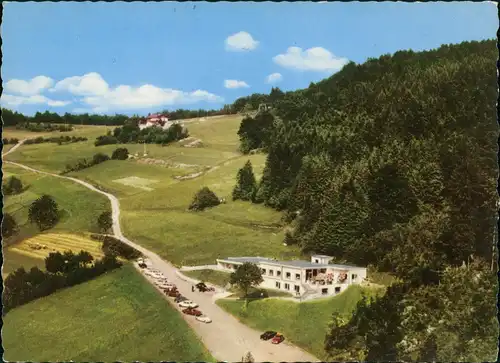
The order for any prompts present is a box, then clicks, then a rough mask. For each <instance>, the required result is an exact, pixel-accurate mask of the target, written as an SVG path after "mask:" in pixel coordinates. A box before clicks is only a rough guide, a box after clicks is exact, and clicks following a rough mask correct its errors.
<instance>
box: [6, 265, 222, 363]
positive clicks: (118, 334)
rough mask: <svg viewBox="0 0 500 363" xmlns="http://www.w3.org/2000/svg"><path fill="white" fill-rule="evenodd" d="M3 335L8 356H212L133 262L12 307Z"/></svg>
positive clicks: (88, 359) (202, 358) (126, 358)
mask: <svg viewBox="0 0 500 363" xmlns="http://www.w3.org/2000/svg"><path fill="white" fill-rule="evenodd" d="M2 338H3V346H4V349H5V356H4V358H5V360H7V361H36V362H43V361H51V362H57V361H66V362H67V361H69V360H74V361H76V362H113V361H123V362H132V361H136V360H138V361H142V362H147V361H157V362H159V361H178V362H200V361H212V362H214V361H215V359H214V358H212V357H211V355H210V353H209V352H208V351H207V350H206V348H205V347H204V346H203V344H202V343H201V342H200V341H199V340H198V338H197V337H196V335H195V334H194V333H193V332H192V331H191V330H190V328H189V326H188V325H187V323H186V322H185V321H184V320H183V319H182V317H181V315H180V313H179V312H178V311H176V310H175V309H174V308H173V307H171V306H170V305H169V304H168V302H167V301H165V299H164V298H163V297H162V296H161V294H160V293H159V292H158V291H157V290H156V289H155V288H154V287H153V286H151V285H150V284H148V283H145V282H144V278H143V277H142V276H140V275H139V274H138V273H137V272H136V271H135V269H134V268H133V267H132V266H131V265H126V266H124V267H122V268H120V269H119V270H117V271H113V272H110V273H108V274H106V275H104V276H101V277H99V278H97V279H95V280H93V281H89V282H86V283H84V284H81V285H78V286H74V287H71V288H68V289H65V290H62V291H59V292H57V293H55V294H53V295H50V296H48V297H45V298H41V299H39V300H36V301H33V302H31V303H29V304H26V305H24V306H20V307H18V308H15V309H14V310H12V311H10V312H9V313H8V314H7V315H6V316H5V317H4V325H3V332H2Z"/></svg>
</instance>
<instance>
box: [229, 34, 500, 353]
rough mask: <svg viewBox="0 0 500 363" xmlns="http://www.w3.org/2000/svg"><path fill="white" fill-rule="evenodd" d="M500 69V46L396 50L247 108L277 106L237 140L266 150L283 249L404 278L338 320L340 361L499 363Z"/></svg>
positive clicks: (335, 348)
mask: <svg viewBox="0 0 500 363" xmlns="http://www.w3.org/2000/svg"><path fill="white" fill-rule="evenodd" d="M497 59H498V51H497V48H496V42H495V41H493V40H489V41H481V42H464V43H461V44H458V45H443V46H441V47H440V48H439V49H435V50H430V51H423V52H413V51H411V50H408V51H398V52H396V53H395V54H393V55H383V56H381V57H379V58H377V59H368V60H367V61H366V62H365V63H363V64H355V63H353V62H351V63H349V64H347V65H346V66H344V68H343V69H342V70H341V71H339V72H338V73H336V74H334V75H333V76H331V77H329V78H327V79H324V80H322V81H320V82H318V83H316V84H311V85H310V86H309V87H308V88H307V89H303V90H298V91H293V92H286V93H284V92H281V91H280V90H278V89H273V90H272V92H271V94H270V95H268V96H265V95H254V97H253V98H252V96H249V97H247V98H245V99H243V101H239V104H241V107H245V102H246V103H248V102H250V100H252V99H253V100H254V102H267V103H269V104H270V105H271V106H272V110H271V112H270V113H259V114H257V115H256V116H255V117H253V118H251V117H247V118H245V119H244V120H243V121H242V124H241V127H240V130H239V133H238V134H239V136H240V140H241V150H242V151H244V152H249V151H250V149H251V148H256V147H258V148H264V149H265V150H266V151H267V152H268V155H267V161H266V166H265V169H264V173H263V176H262V179H261V180H260V183H259V185H258V190H257V193H256V197H255V198H254V200H255V202H261V203H265V204H266V205H267V206H270V207H273V208H276V209H278V210H283V211H284V212H285V216H286V217H285V218H286V220H287V222H289V223H290V224H291V226H293V227H294V230H293V233H292V235H291V236H290V235H289V236H287V242H288V243H290V241H291V240H292V241H293V243H296V244H298V245H299V246H300V247H301V248H302V250H303V251H304V252H314V253H324V254H327V255H331V256H334V257H335V260H336V261H338V262H348V263H353V264H358V265H362V266H372V267H374V268H375V269H377V270H379V271H385V272H389V273H391V274H393V275H394V276H396V278H397V279H398V283H396V284H394V285H393V286H391V287H390V288H389V289H388V291H387V293H386V295H385V296H384V297H383V298H382V299H379V300H376V301H362V302H361V303H360V305H359V306H358V308H357V309H356V311H355V313H354V315H353V317H352V319H351V320H350V321H347V322H346V321H341V319H340V320H339V317H336V316H334V317H333V322H332V331H331V334H329V335H328V336H327V337H326V340H325V349H326V350H327V351H328V352H329V353H330V354H331V356H332V359H334V360H346V359H355V360H359V359H361V360H375V359H376V360H387V361H394V360H418V359H424V360H426V361H430V360H438V361H440V360H441V361H442V360H450V359H454V360H465V361H478V360H482V361H486V360H494V359H496V356H497V353H496V352H497V337H498V321H497V318H496V294H497V284H498V283H497V277H496V271H497V259H498V256H497V254H496V243H497V238H496V236H497V235H498V231H497V229H496V224H497V216H498V205H497V202H498V193H497V190H496V186H497V178H498V159H497V157H498V124H497V110H496V108H495V105H496V102H497V98H498V95H497V77H496V76H497V75H496V71H495V68H496V67H495V65H496V62H497ZM255 100H257V101H255ZM441 317H444V318H441Z"/></svg>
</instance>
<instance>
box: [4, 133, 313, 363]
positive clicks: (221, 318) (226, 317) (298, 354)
mask: <svg viewBox="0 0 500 363" xmlns="http://www.w3.org/2000/svg"><path fill="white" fill-rule="evenodd" d="M24 141H25V140H22V141H21V142H19V144H17V145H16V146H14V147H13V148H12V149H10V150H9V151H8V152H6V153H5V154H2V157H4V156H6V155H8V154H10V153H12V152H13V151H14V150H16V149H17V148H18V147H19V146H21V145H22V143H23V142H24ZM4 163H6V164H12V165H15V166H18V167H20V168H23V169H26V170H29V171H32V172H34V173H39V174H45V175H51V176H53V177H56V178H61V179H67V180H71V181H73V182H75V183H78V184H81V185H83V186H84V187H86V188H88V189H90V190H93V191H95V192H97V193H100V194H102V195H105V196H106V197H107V198H108V199H109V200H110V202H111V208H112V218H113V235H114V236H115V237H116V238H119V239H121V240H122V241H123V242H125V243H127V244H128V245H130V246H132V247H134V248H135V249H137V250H139V251H140V252H142V253H143V254H144V256H145V257H146V258H148V259H149V260H150V261H151V262H152V265H153V266H154V267H155V268H157V269H158V270H160V271H161V272H162V273H163V274H164V275H165V276H166V277H167V278H168V279H169V280H170V281H171V282H173V283H174V284H175V285H177V287H178V288H179V291H180V292H181V293H182V294H183V295H184V296H186V297H187V298H188V299H191V300H193V301H195V302H196V303H198V304H199V306H200V310H201V311H203V313H205V314H206V315H208V316H209V317H210V318H212V323H210V324H204V323H201V322H198V321H197V320H195V319H194V318H193V317H191V316H184V315H183V316H184V318H185V320H186V321H187V322H188V324H189V325H190V326H191V327H192V328H193V330H194V331H195V333H196V334H197V335H198V336H199V337H200V339H201V340H202V341H203V343H204V344H205V346H206V347H207V349H208V350H209V351H210V352H211V353H212V355H213V356H214V357H215V358H217V359H218V360H219V361H228V362H238V361H241V358H242V356H244V355H245V354H246V353H247V352H251V353H252V355H253V357H254V359H255V361H256V362H318V361H319V360H318V359H317V358H316V357H314V356H312V355H311V354H309V353H307V352H305V351H303V350H302V349H300V348H298V347H296V346H293V345H291V344H288V343H287V341H286V340H285V342H283V343H281V344H279V345H274V344H271V342H269V341H267V342H266V341H262V340H260V334H261V333H262V332H259V331H256V330H253V329H251V328H249V327H248V326H246V325H244V324H243V323H241V322H239V321H238V320H237V319H236V318H235V317H234V316H232V315H231V314H229V313H227V312H226V311H224V310H223V309H222V308H220V307H219V306H218V305H216V304H215V302H214V300H213V297H212V295H211V294H206V293H200V292H192V291H191V286H192V284H191V283H189V282H187V281H184V280H182V279H181V278H180V277H179V276H178V275H177V273H176V271H177V269H176V268H175V267H174V266H173V265H172V264H171V263H169V262H168V261H165V260H163V259H162V258H161V257H160V256H158V255H157V254H156V253H154V252H152V251H150V250H148V249H146V248H144V247H142V246H140V245H138V244H136V243H134V242H132V241H131V240H129V239H128V238H126V237H125V236H124V235H123V233H122V230H121V227H120V203H119V201H118V199H117V198H116V197H115V196H114V195H112V194H110V193H106V192H103V191H102V190H99V189H97V188H96V187H94V186H93V185H91V184H89V183H87V182H84V181H82V180H79V179H76V178H72V177H68V176H62V175H58V174H53V173H48V172H45V171H41V170H36V169H34V168H31V167H29V166H26V165H23V164H19V163H15V162H11V161H4Z"/></svg>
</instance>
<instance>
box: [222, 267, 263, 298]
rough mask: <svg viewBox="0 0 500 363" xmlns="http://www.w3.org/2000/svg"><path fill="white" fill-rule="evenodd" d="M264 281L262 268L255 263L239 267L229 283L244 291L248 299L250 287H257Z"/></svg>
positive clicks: (232, 274)
mask: <svg viewBox="0 0 500 363" xmlns="http://www.w3.org/2000/svg"><path fill="white" fill-rule="evenodd" d="M262 281H264V279H263V278H262V271H261V270H260V268H259V267H258V266H257V265H256V264H254V263H250V262H245V263H244V264H242V265H240V266H238V268H237V269H236V271H235V272H233V273H231V276H230V280H229V283H230V284H231V285H236V286H238V288H240V289H241V291H243V293H244V296H245V297H247V295H248V290H249V289H250V287H252V286H257V285H259V284H260V283H262Z"/></svg>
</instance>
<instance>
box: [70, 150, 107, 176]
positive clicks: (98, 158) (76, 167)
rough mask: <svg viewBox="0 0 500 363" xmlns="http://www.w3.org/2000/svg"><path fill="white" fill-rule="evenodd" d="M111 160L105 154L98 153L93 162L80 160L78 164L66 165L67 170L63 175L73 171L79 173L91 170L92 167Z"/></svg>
mask: <svg viewBox="0 0 500 363" xmlns="http://www.w3.org/2000/svg"><path fill="white" fill-rule="evenodd" d="M107 160H109V156H108V155H106V154H103V153H97V154H95V155H94V156H93V157H92V160H90V161H89V160H87V159H80V160H78V161H77V163H76V164H74V165H71V164H66V169H65V170H64V171H63V172H62V173H61V174H66V173H70V172H72V171H79V170H82V169H86V168H90V167H91V166H94V165H97V164H101V163H103V162H105V161H107Z"/></svg>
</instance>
